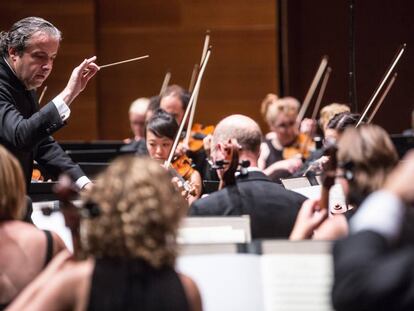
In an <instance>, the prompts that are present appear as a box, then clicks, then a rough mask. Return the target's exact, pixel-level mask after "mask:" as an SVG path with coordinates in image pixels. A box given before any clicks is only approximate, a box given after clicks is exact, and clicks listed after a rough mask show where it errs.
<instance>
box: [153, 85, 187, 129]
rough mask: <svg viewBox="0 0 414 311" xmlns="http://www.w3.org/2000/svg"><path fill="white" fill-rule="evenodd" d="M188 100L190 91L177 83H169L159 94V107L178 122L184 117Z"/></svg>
mask: <svg viewBox="0 0 414 311" xmlns="http://www.w3.org/2000/svg"><path fill="white" fill-rule="evenodd" d="M189 100H190V93H188V92H187V91H186V90H184V89H183V88H182V87H181V86H179V85H176V84H174V85H170V86H169V87H167V89H166V90H165V92H164V93H163V94H162V95H161V100H160V108H161V109H163V110H164V111H166V112H168V113H169V114H171V115H173V116H174V118H175V120H176V121H177V123H178V124H180V123H181V121H182V120H183V117H184V113H185V109H186V108H187V105H188V102H189Z"/></svg>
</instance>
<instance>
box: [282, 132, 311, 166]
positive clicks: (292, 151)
mask: <svg viewBox="0 0 414 311" xmlns="http://www.w3.org/2000/svg"><path fill="white" fill-rule="evenodd" d="M314 149H315V143H314V142H313V139H312V137H311V136H310V135H309V134H305V133H300V134H299V135H297V136H296V138H295V140H294V141H293V143H292V144H291V145H290V146H287V147H284V148H283V151H282V152H283V158H284V159H285V160H286V159H292V158H294V157H300V158H302V159H307V158H308V157H309V156H310V154H311V152H312V151H313V150H314Z"/></svg>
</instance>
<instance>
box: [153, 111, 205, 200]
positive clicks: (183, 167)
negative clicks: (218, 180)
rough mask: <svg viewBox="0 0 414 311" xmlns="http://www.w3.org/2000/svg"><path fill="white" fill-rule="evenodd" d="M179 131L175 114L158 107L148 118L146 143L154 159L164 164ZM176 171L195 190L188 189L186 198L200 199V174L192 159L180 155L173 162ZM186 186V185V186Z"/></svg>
mask: <svg viewBox="0 0 414 311" xmlns="http://www.w3.org/2000/svg"><path fill="white" fill-rule="evenodd" d="M177 131H178V124H177V121H175V119H174V116H172V115H171V114H169V113H167V112H165V111H164V110H162V109H158V110H156V111H155V112H154V115H153V116H152V117H151V118H150V119H149V120H148V122H147V126H146V143H147V149H148V154H149V156H150V157H151V158H152V159H155V160H158V161H160V162H161V163H162V164H163V163H164V162H165V161H166V160H167V159H168V156H169V153H170V151H171V147H172V145H173V142H174V138H175V135H176V134H177ZM172 167H173V169H174V172H176V173H178V174H179V175H180V177H179V178H180V179H181V177H183V178H184V179H185V180H186V181H187V182H188V184H189V185H190V186H191V188H192V190H193V191H187V192H189V193H188V194H187V193H186V195H185V196H186V199H187V201H188V203H189V204H191V203H192V202H193V201H194V200H196V199H198V198H199V197H200V194H201V177H200V174H199V173H198V172H197V171H196V170H194V169H193V168H192V167H191V161H190V160H189V159H188V158H185V156H180V157H178V158H177V159H175V161H173V162H172ZM184 188H185V187H184Z"/></svg>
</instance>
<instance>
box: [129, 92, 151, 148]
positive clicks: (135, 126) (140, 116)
mask: <svg viewBox="0 0 414 311" xmlns="http://www.w3.org/2000/svg"><path fill="white" fill-rule="evenodd" d="M149 102H150V101H149V99H148V98H145V97H141V98H138V99H136V100H134V101H133V102H132V104H131V106H130V107H129V124H130V126H131V130H132V133H134V138H135V140H139V139H141V138H143V137H144V135H145V133H144V132H145V115H146V113H147V109H148V104H149Z"/></svg>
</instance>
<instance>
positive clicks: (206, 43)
mask: <svg viewBox="0 0 414 311" xmlns="http://www.w3.org/2000/svg"><path fill="white" fill-rule="evenodd" d="M209 44H210V31H209V30H207V31H206V37H205V39H204V47H203V52H202V54H201V61H200V64H201V65H203V63H204V61H205V59H206V55H207V51H208V48H209ZM199 91H200V86H199V87H198V88H196V87H194V90H193V93H195V97H194V103H193V106H192V107H191V113H190V118H189V119H188V124H187V132H186V135H185V139H184V145H185V146H188V143H189V141H190V137H191V128H192V127H193V122H194V115H195V110H196V107H197V100H198V92H199Z"/></svg>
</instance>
